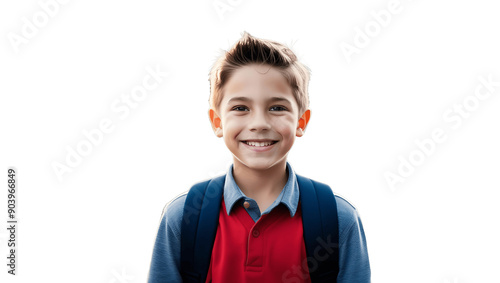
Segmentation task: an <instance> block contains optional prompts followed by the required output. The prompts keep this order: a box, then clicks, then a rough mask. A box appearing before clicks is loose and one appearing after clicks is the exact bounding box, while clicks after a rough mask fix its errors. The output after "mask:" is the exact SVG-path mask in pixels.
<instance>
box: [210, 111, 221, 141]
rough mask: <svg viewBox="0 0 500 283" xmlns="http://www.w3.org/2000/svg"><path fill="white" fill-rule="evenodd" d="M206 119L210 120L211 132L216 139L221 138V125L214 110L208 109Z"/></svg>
mask: <svg viewBox="0 0 500 283" xmlns="http://www.w3.org/2000/svg"><path fill="white" fill-rule="evenodd" d="M208 118H209V119H210V124H211V125H212V130H214V133H215V135H216V136H217V137H219V138H220V137H222V123H221V119H220V117H219V115H217V113H216V112H215V110H214V109H212V108H210V109H208Z"/></svg>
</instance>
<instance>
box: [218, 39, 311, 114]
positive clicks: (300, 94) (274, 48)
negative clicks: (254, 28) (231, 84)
mask: <svg viewBox="0 0 500 283" xmlns="http://www.w3.org/2000/svg"><path fill="white" fill-rule="evenodd" d="M255 63H257V64H268V65H271V66H272V67H275V68H277V69H278V70H279V71H280V72H281V74H282V75H283V76H284V78H285V79H286V80H287V82H288V84H289V85H290V87H291V88H292V93H293V96H294V97H295V100H296V101H297V104H298V106H299V118H300V117H301V116H302V114H303V113H304V112H305V111H306V110H307V109H308V108H309V94H308V90H307V89H308V85H309V77H310V70H309V68H308V67H307V66H305V65H304V64H302V63H300V62H299V61H298V60H297V56H296V55H295V54H294V53H293V52H292V50H291V49H290V48H288V47H287V46H285V45H283V44H281V43H278V42H275V41H271V40H267V39H260V38H256V37H253V36H251V35H250V34H249V33H248V32H246V31H245V32H243V36H242V37H241V38H240V40H239V41H238V42H236V43H235V44H234V46H233V47H232V48H231V49H230V50H229V51H224V53H223V54H222V55H221V56H220V57H219V58H218V59H217V60H216V62H215V63H214V65H213V66H212V69H211V70H210V73H209V78H208V80H209V82H210V97H209V105H210V107H212V108H213V109H215V110H216V112H217V113H220V112H219V110H220V104H221V102H222V98H223V93H224V86H225V85H226V83H227V82H228V80H229V78H230V77H231V75H232V74H233V72H234V71H236V70H237V69H238V68H241V67H243V66H246V65H249V64H255Z"/></svg>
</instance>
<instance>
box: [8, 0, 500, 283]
mask: <svg viewBox="0 0 500 283" xmlns="http://www.w3.org/2000/svg"><path fill="white" fill-rule="evenodd" d="M47 2H48V0H42V1H41V2H40V3H47ZM55 3H57V9H56V8H55V7H56V6H51V7H50V9H52V10H51V11H52V16H48V17H47V18H46V19H47V21H46V22H45V23H43V20H44V18H43V13H46V12H43V11H44V9H43V8H42V6H43V5H40V4H39V2H37V1H2V3H1V4H0V29H1V30H0V34H1V35H2V40H1V41H0V93H1V100H0V134H1V139H0V163H1V164H0V168H1V172H3V173H2V174H3V176H2V177H1V178H0V180H1V182H2V183H4V184H3V185H2V186H1V187H2V188H3V189H2V190H1V191H2V193H0V203H1V204H0V208H1V212H0V213H1V214H0V215H2V216H1V217H0V218H2V219H4V220H2V221H3V223H4V224H1V227H5V226H6V225H7V223H6V221H7V189H6V188H7V168H9V167H10V166H14V167H15V168H16V169H17V170H18V174H17V178H18V191H17V197H18V204H19V206H18V212H17V218H18V219H19V223H18V235H17V240H18V254H17V256H18V266H17V270H16V271H17V273H18V275H17V276H15V277H14V276H11V275H8V274H7V266H6V256H7V243H6V240H7V239H8V237H9V236H10V235H9V234H8V233H7V230H6V229H5V228H2V229H1V230H0V254H1V258H2V260H1V261H0V263H2V264H1V266H2V267H1V268H0V281H2V282H86V283H87V282H145V281H146V278H147V273H148V269H149V263H150V260H151V254H152V249H153V244H154V240H155V237H156V232H157V228H158V224H159V221H160V217H161V212H162V209H163V207H164V205H165V204H166V203H167V202H168V201H170V200H171V199H173V198H174V197H175V196H177V195H179V194H181V193H183V192H184V191H186V190H187V189H189V188H190V186H191V185H192V184H194V183H196V182H198V181H201V180H205V179H208V178H210V177H212V176H214V175H216V174H219V173H222V172H225V170H226V169H227V166H228V165H229V164H230V162H231V161H232V156H231V154H230V152H229V151H228V150H227V148H226V147H225V144H224V142H223V140H222V139H218V138H217V137H216V136H215V135H214V134H213V132H212V130H211V127H210V123H209V120H208V114H207V110H208V95H209V84H208V71H209V69H210V67H211V65H212V63H213V62H214V60H215V58H216V56H217V55H218V54H220V51H221V50H223V49H224V50H226V49H228V48H229V47H230V46H231V45H232V44H233V43H234V42H235V41H236V40H237V39H239V38H240V36H241V34H242V32H243V31H247V32H249V33H250V34H251V35H253V36H256V37H260V38H266V39H272V40H276V41H279V42H283V43H285V44H287V45H289V46H291V47H292V49H293V50H294V51H295V52H296V54H297V55H298V56H299V59H300V60H301V61H302V62H303V63H305V64H306V65H307V66H308V67H309V68H310V69H311V70H312V77H311V82H310V88H309V93H310V109H311V111H312V112H311V120H310V123H309V125H308V128H307V130H306V134H305V135H304V136H303V137H301V138H297V140H296V143H295V145H294V147H293V148H292V150H291V151H290V153H289V159H288V160H289V161H290V163H291V165H292V167H293V168H294V170H295V172H296V173H298V174H302V175H305V176H307V177H309V178H313V179H315V180H318V181H321V182H324V183H327V184H329V185H330V186H331V187H332V188H333V190H334V191H335V192H337V193H339V194H340V195H342V196H345V197H346V198H347V199H348V200H349V201H351V202H352V203H353V204H354V205H355V206H356V207H357V208H358V210H359V212H360V214H361V218H362V220H363V224H364V228H365V233H366V237H367V241H368V249H369V254H370V262H371V268H372V280H373V282H383V283H387V282H450V283H464V282H500V275H499V274H498V267H499V266H500V259H499V258H500V257H499V254H500V244H499V241H498V239H500V231H499V224H498V221H499V220H498V218H499V215H500V206H499V205H498V200H499V198H498V196H499V193H498V191H499V188H500V180H499V178H498V177H499V169H500V163H499V159H500V148H499V144H500V134H499V130H500V127H499V126H500V111H499V106H500V98H499V97H498V96H499V95H500V87H499V86H495V87H494V88H493V89H492V92H491V93H490V96H489V97H488V98H485V99H483V100H477V99H476V100H474V92H475V89H476V87H477V86H479V85H480V84H481V82H480V80H479V79H478V78H479V77H480V76H482V77H484V78H487V77H488V76H491V78H492V79H491V80H492V81H495V82H498V81H500V69H499V66H500V55H499V54H500V52H498V50H500V37H499V36H498V27H499V26H500V17H499V16H498V11H499V10H498V9H499V8H500V7H499V6H498V5H497V4H498V3H497V2H496V1H477V0H476V1H429V0H427V1H425V0H422V1H409V0H404V1H403V0H401V2H395V3H396V4H397V3H399V4H397V5H396V6H397V7H398V9H397V10H398V11H399V12H397V13H393V14H391V18H390V19H387V18H386V20H387V21H386V24H385V26H380V24H377V23H376V22H375V21H374V19H375V17H374V14H380V13H381V12H380V11H382V10H385V11H387V10H388V8H387V7H388V5H389V3H390V1H388V0H384V1H335V2H334V1H307V2H306V1H256V0H254V1H245V0H242V1H232V2H230V4H228V5H232V6H230V7H232V9H231V10H227V11H225V12H224V13H222V14H221V15H222V17H221V16H220V15H219V14H218V13H217V11H216V10H215V8H214V6H213V4H214V2H213V1H211V0H209V1H152V0H151V1H144V0H143V1H68V3H65V4H58V2H55ZM221 3H227V2H226V1H225V0H223V1H222V2H221ZM23 18H26V20H27V21H29V22H30V23H31V24H33V23H34V22H35V23H36V24H38V25H39V26H38V27H36V26H35V28H36V29H37V30H36V31H33V30H31V33H27V35H28V36H26V37H25V36H23V30H25V32H26V30H27V29H28V28H27V27H26V25H28V24H27V22H26V21H24V20H23ZM34 18H35V19H34ZM374 23H375V24H374ZM377 27H379V28H380V30H376V28H377ZM367 28H368V29H371V30H369V32H370V31H371V36H369V37H368V40H369V41H367V42H365V43H366V44H365V46H362V45H360V44H359V42H358V47H360V48H358V49H357V53H354V54H351V55H350V56H346V55H345V54H344V53H343V51H342V49H341V44H349V45H351V46H353V48H354V47H356V44H355V39H356V38H358V37H360V32H359V31H362V32H365V30H366V29H367ZM20 37H22V38H24V41H22V42H21V43H19V38H20ZM13 38H16V39H17V41H16V40H14V43H13V41H12V39H13ZM15 42H17V44H16V43H15ZM360 42H361V41H360ZM16 51H17V52H16ZM348 59H350V60H348ZM147 67H150V68H153V69H154V68H159V69H160V70H161V71H162V72H168V73H169V75H168V77H167V78H165V79H164V80H163V81H162V82H161V83H160V84H158V85H157V88H156V89H155V90H153V91H150V92H148V93H147V96H145V97H144V100H143V101H140V102H137V105H136V108H134V109H131V111H130V115H129V116H127V117H125V118H123V116H120V115H119V113H117V112H116V111H113V110H112V108H111V105H112V104H113V103H116V102H115V101H118V102H119V101H120V99H121V96H122V95H124V96H130V94H131V91H132V90H133V89H134V88H135V87H137V86H140V85H141V84H142V80H143V79H144V78H145V77H146V76H147V74H148V72H147V71H146V68H147ZM484 90H485V89H484V88H483V89H482V92H484ZM464 101H467V103H470V105H469V106H467V107H468V108H469V109H472V108H473V110H470V111H466V113H465V114H464V115H468V117H467V118H460V119H461V122H462V123H461V124H460V126H458V127H456V128H452V126H453V125H455V123H456V122H453V123H452V122H446V121H445V120H444V118H443V114H445V113H446V112H447V111H448V110H449V109H451V110H453V109H454V108H453V107H454V105H462V104H463V103H464ZM474 101H475V102H477V104H476V105H474ZM450 113H452V112H450ZM453 113H454V114H449V115H450V116H454V117H460V116H458V114H457V113H455V112H453ZM103 119H108V120H110V121H112V123H113V126H114V128H113V129H114V130H113V131H111V132H110V133H106V134H104V135H103V138H102V142H101V143H100V144H97V145H94V146H93V147H92V148H91V149H90V151H89V154H88V155H87V156H84V157H83V158H82V160H81V162H80V164H78V165H77V166H74V167H70V168H71V172H66V173H64V174H63V175H62V180H59V179H58V177H57V174H56V173H55V170H54V168H53V164H54V163H60V164H66V158H67V156H68V154H69V149H68V148H72V149H75V148H76V147H77V145H78V144H79V143H82V142H84V141H86V140H87V138H86V137H85V135H84V134H83V131H91V130H93V129H96V128H98V127H99V124H100V122H101V121H102V120H103ZM456 119H458V118H456ZM436 129H442V130H443V132H444V135H445V136H446V140H445V141H444V142H441V143H437V144H436V147H435V149H434V151H433V152H431V153H430V154H429V155H426V156H424V159H423V160H422V159H421V160H422V162H421V163H422V164H421V165H419V166H416V167H415V168H414V171H413V172H411V174H407V176H406V177H405V178H403V179H404V180H405V181H404V182H403V183H401V182H400V183H398V184H397V185H396V186H395V187H394V189H391V187H390V186H389V185H388V182H387V180H386V178H385V176H384V174H385V173H386V172H389V171H390V172H392V173H394V174H398V166H400V163H401V162H402V161H400V160H401V159H399V158H398V156H400V157H401V158H402V159H405V160H408V159H409V158H410V156H413V155H412V152H413V153H414V154H418V152H417V151H418V150H419V147H417V145H416V144H415V140H424V139H429V138H431V137H432V132H433V131H434V130H436ZM415 156H416V155H415ZM415 156H414V157H415ZM417 159H418V158H417ZM417 159H415V160H417ZM123 276H125V277H123ZM6 280H7V281H6Z"/></svg>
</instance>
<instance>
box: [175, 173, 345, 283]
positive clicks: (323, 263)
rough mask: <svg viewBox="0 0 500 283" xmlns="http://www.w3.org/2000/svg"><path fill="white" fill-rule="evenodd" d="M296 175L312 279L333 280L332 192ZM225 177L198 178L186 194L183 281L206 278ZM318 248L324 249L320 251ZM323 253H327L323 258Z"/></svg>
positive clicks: (335, 244)
mask: <svg viewBox="0 0 500 283" xmlns="http://www.w3.org/2000/svg"><path fill="white" fill-rule="evenodd" d="M295 175H296V177H297V182H298V185H299V191H300V194H299V199H300V205H301V210H302V226H303V234H304V243H305V248H306V253H307V259H308V260H307V264H308V267H309V272H310V273H309V275H310V278H311V282H312V283H318V282H329V283H331V282H336V281H337V275H338V271H339V262H338V261H339V245H338V243H339V232H338V216H337V204H336V201H335V196H334V194H333V192H332V190H331V188H330V187H329V186H328V185H326V184H323V183H320V182H317V181H314V180H312V179H309V178H307V177H303V176H300V175H298V174H295ZM225 178H226V174H224V175H222V176H218V177H214V178H212V179H209V180H206V181H202V182H199V183H197V184H195V185H193V186H192V187H191V189H190V190H189V192H188V194H187V197H186V202H185V205H184V214H183V219H182V224H181V276H182V280H183V282H185V283H205V281H206V278H207V273H208V269H209V267H210V259H211V255H212V248H213V245H214V241H215V235H216V233H217V226H218V222H219V212H220V207H221V202H222V196H223V191H224V189H223V188H224V181H225ZM325 241H327V242H329V243H331V244H326V243H325ZM325 245H328V246H327V247H325ZM318 249H323V250H322V251H321V253H320V254H321V255H319V250H318ZM325 250H326V252H325ZM325 254H329V256H327V257H326V259H325ZM315 255H316V256H315Z"/></svg>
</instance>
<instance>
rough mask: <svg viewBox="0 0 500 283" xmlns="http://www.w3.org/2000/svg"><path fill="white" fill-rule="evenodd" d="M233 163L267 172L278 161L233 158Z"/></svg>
mask: <svg viewBox="0 0 500 283" xmlns="http://www.w3.org/2000/svg"><path fill="white" fill-rule="evenodd" d="M235 162H238V163H241V165H242V166H245V167H248V168H249V169H252V170H267V169H269V168H271V167H273V166H276V165H277V164H278V163H279V160H274V159H273V160H269V159H259V158H244V159H238V158H235Z"/></svg>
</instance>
